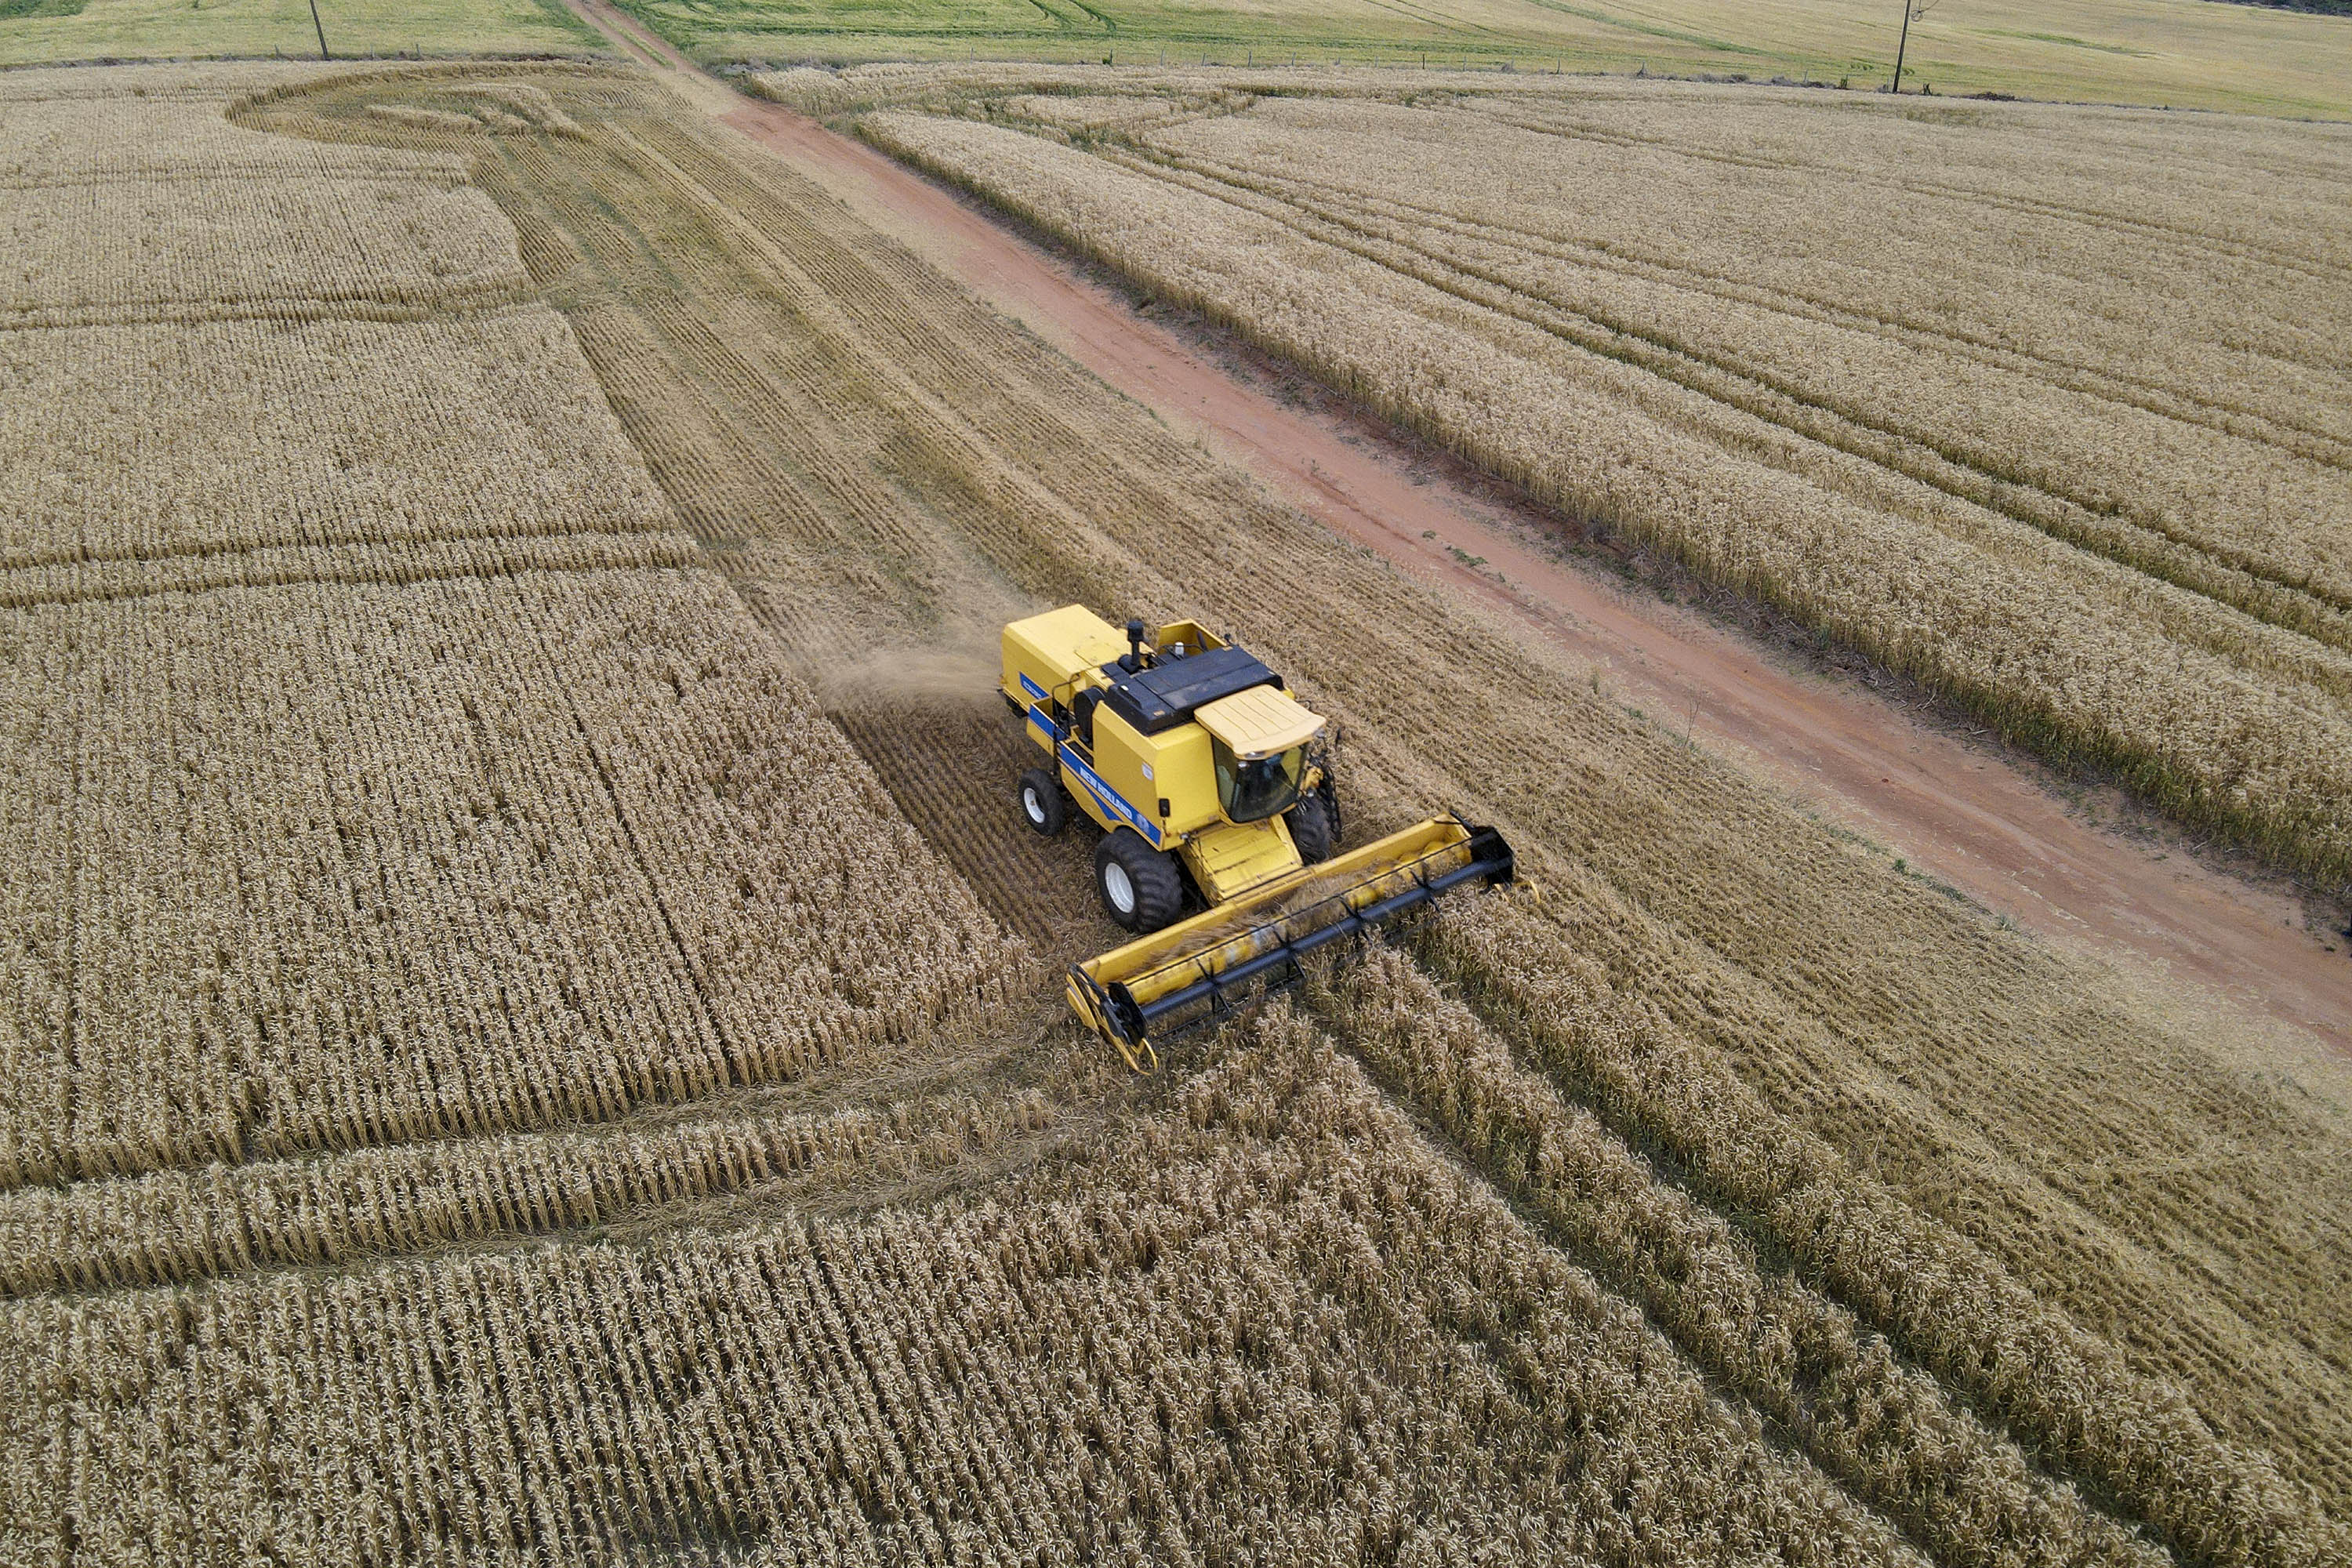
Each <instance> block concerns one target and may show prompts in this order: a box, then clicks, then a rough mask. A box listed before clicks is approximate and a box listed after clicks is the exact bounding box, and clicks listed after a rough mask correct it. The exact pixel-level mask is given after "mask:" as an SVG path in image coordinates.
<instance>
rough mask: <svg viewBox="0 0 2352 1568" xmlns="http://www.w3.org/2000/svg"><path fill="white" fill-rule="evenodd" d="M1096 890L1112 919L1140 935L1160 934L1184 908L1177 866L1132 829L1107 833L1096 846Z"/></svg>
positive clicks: (1182, 885)
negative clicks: (1158, 932) (1151, 932)
mask: <svg viewBox="0 0 2352 1568" xmlns="http://www.w3.org/2000/svg"><path fill="white" fill-rule="evenodd" d="M1095 890H1096V891H1097V892H1098V893H1100V894H1101V895H1102V901H1103V908H1104V909H1105V910H1108V911H1109V914H1110V918H1111V919H1113V920H1115V921H1118V923H1119V924H1121V925H1123V926H1125V927H1126V928H1127V929H1128V930H1129V931H1134V932H1136V933H1137V934H1138V935H1141V934H1143V933H1145V932H1147V931H1158V930H1159V929H1160V927H1162V926H1164V925H1166V924H1168V923H1169V922H1170V921H1172V920H1174V919H1175V918H1176V916H1177V915H1178V913H1179V912H1181V910H1182V909H1183V907H1184V884H1183V881H1182V880H1181V879H1180V878H1179V877H1178V876H1177V874H1176V862H1175V861H1173V860H1171V859H1170V858H1168V857H1167V856H1165V855H1162V854H1161V853H1160V851H1159V850H1157V849H1154V848H1153V847H1151V846H1150V845H1149V844H1146V843H1145V842H1144V841H1143V836H1142V835H1141V834H1139V833H1138V832H1136V831H1135V829H1133V828H1132V827H1122V828H1119V829H1118V831H1117V832H1114V833H1106V834H1104V835H1103V840H1102V842H1101V843H1100V844H1097V845H1096V846H1095Z"/></svg>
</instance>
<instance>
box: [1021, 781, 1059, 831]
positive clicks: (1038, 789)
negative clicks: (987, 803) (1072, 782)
mask: <svg viewBox="0 0 2352 1568" xmlns="http://www.w3.org/2000/svg"><path fill="white" fill-rule="evenodd" d="M1020 793H1021V820H1022V821H1024V822H1025V823H1027V824H1028V825H1029V826H1031V827H1034V828H1035V829H1036V830H1037V831H1038V832H1039V833H1042V834H1044V835H1045V837H1048V838H1051V837H1054V835H1055V834H1056V833H1059V832H1061V831H1062V824H1063V823H1064V822H1065V821H1066V820H1067V817H1066V812H1065V810H1064V808H1063V805H1062V781H1061V780H1059V779H1057V778H1055V776H1054V775H1053V774H1052V773H1049V772H1047V771H1046V770H1045V769H1044V768H1031V769H1030V770H1029V771H1028V772H1027V773H1023V774H1022V775H1021V792H1020Z"/></svg>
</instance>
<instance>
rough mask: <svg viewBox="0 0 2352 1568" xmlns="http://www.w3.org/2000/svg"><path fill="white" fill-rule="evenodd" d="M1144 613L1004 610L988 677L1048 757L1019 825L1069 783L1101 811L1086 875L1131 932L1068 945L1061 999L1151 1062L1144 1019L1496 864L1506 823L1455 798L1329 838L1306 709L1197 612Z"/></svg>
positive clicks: (1213, 1007)
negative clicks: (1340, 848) (1472, 815)
mask: <svg viewBox="0 0 2352 1568" xmlns="http://www.w3.org/2000/svg"><path fill="white" fill-rule="evenodd" d="M1146 632H1147V628H1146V627H1145V626H1144V624H1143V623H1142V622H1141V621H1139V620H1131V621H1129V622H1128V624H1127V630H1126V634H1125V636H1123V637H1122V636H1121V635H1120V633H1119V632H1118V630H1117V629H1116V628H1114V627H1113V626H1110V624H1109V623H1108V622H1107V621H1104V620H1103V619H1102V618H1101V617H1099V616H1096V615H1095V614H1094V613H1093V612H1092V611H1090V610H1088V609H1087V608H1085V607H1084V606H1083V605H1068V606H1066V607H1064V608H1062V609H1058V610H1053V611H1049V612H1047V613H1046V614H1045V615H1041V616H1031V617H1030V618H1029V619H1027V620H1023V621H1015V622H1013V623H1012V624H1011V625H1009V626H1006V627H1005V628H1004V649H1003V653H1004V657H1003V681H1002V686H1001V689H1002V691H1003V696H1004V700H1005V701H1006V702H1008V703H1010V704H1011V705H1012V706H1013V710H1015V711H1016V712H1019V713H1021V714H1023V715H1024V719H1025V721H1026V724H1027V730H1028V734H1029V738H1030V739H1031V740H1032V741H1034V742H1036V743H1037V745H1038V746H1039V748H1040V749H1042V750H1043V751H1044V752H1046V754H1047V756H1048V757H1049V758H1050V759H1051V763H1050V765H1049V766H1046V767H1043V768H1037V769H1034V770H1032V771H1031V772H1029V773H1024V774H1023V775H1022V779H1021V788H1020V799H1021V807H1022V813H1023V816H1024V817H1025V818H1026V820H1027V821H1028V823H1029V825H1030V826H1032V827H1033V828H1034V829H1036V830H1037V831H1038V832H1040V833H1048V834H1050V833H1055V832H1058V831H1060V829H1061V827H1062V826H1063V824H1064V822H1065V820H1066V815H1067V814H1066V807H1065V801H1066V800H1071V801H1076V803H1077V805H1078V807H1079V809H1080V810H1082V811H1084V812H1085V813H1086V814H1087V816H1090V817H1092V818H1093V819H1094V820H1095V822H1096V823H1097V825H1098V826H1101V827H1102V829H1103V833H1104V837H1103V839H1102V841H1101V843H1100V844H1099V845H1097V847H1096V851H1095V877H1096V889H1097V892H1098V893H1099V894H1100V896H1101V898H1102V901H1103V907H1104V909H1105V910H1107V911H1108V913H1109V914H1110V916H1111V918H1112V919H1113V920H1116V921H1118V922H1119V923H1120V924H1121V925H1124V926H1126V927H1127V928H1128V929H1129V930H1130V931H1135V932H1136V933H1138V934H1137V939H1136V940H1135V941H1134V942H1129V943H1128V944H1126V945H1125V946H1123V947H1118V948H1115V949H1113V950H1112V951H1110V952H1106V953H1104V954H1102V955H1101V956H1100V957H1097V958H1092V959H1089V960H1087V962H1086V963H1080V964H1077V965H1075V966H1074V967H1073V968H1072V969H1071V971H1070V975H1069V999H1070V1005H1071V1006H1072V1007H1073V1008H1074V1009H1076V1012H1077V1015H1078V1016H1079V1017H1080V1018H1081V1019H1083V1020H1084V1021H1085V1022H1086V1024H1087V1026H1088V1027H1090V1028H1092V1029H1093V1030H1094V1031H1095V1032H1096V1033H1097V1034H1099V1035H1100V1036H1102V1037H1103V1038H1104V1039H1106V1040H1108V1041H1109V1042H1110V1043H1111V1044H1112V1045H1113V1046H1114V1047H1117V1048H1118V1052H1119V1054H1120V1055H1121V1056H1123V1057H1124V1058H1126V1059H1127V1062H1128V1065H1129V1067H1131V1068H1135V1069H1136V1070H1137V1071H1138V1072H1150V1071H1151V1070H1153V1069H1154V1068H1157V1067H1158V1066H1159V1059H1160V1058H1159V1053H1158V1052H1157V1050H1155V1049H1154V1047H1153V1046H1152V1043H1151V1042H1152V1038H1153V1037H1154V1036H1158V1037H1163V1038H1164V1037H1166V1036H1167V1035H1169V1034H1171V1033H1174V1032H1177V1031H1179V1030H1181V1029H1182V1028H1185V1027H1187V1026H1191V1025H1192V1024H1194V1023H1198V1022H1201V1021H1203V1020H1205V1019H1207V1018H1210V1017H1213V1016H1216V1015H1217V1014H1219V1013H1221V1012H1223V1010H1224V1009H1225V1008H1226V1006H1227V1005H1229V1003H1230V1002H1231V1001H1232V1000H1233V999H1234V998H1235V997H1237V996H1239V995H1243V994H1247V993H1248V992H1249V991H1250V990H1251V989H1253V988H1255V987H1264V986H1268V985H1275V984H1282V983H1284V982H1286V981H1287V980H1289V979H1292V978H1295V977H1296V976H1297V973H1298V966H1299V963H1300V961H1301V960H1302V959H1304V958H1305V957H1306V955H1307V953H1309V952H1314V951H1316V950H1317V949H1318V948H1321V947H1324V946H1327V945H1328V944H1330V943H1332V942H1339V941H1341V940H1343V939H1345V938H1349V937H1352V936H1356V935H1359V934H1360V933H1362V932H1364V931H1370V930H1371V929H1372V928H1373V927H1375V926H1378V925H1380V924H1381V923H1382V922H1384V921H1391V920H1394V919H1396V918H1397V917H1399V916H1401V915H1403V914H1406V913H1408V912H1410V911H1412V910H1417V909H1421V908H1423V907H1425V906H1427V905H1429V904H1431V903H1432V902H1433V901H1434V900H1436V899H1437V898H1438V897H1439V896H1440V895H1442V894H1444V893H1445V892H1446V891H1448V890H1449V889H1454V888H1457V887H1460V886H1461V885H1463V884H1464V883H1465V882H1470V881H1485V882H1489V883H1500V882H1507V881H1509V880H1510V879H1511V876H1512V869H1513V863H1512V856H1511V848H1510V846H1509V845H1508V844H1507V843H1505V842H1504V841H1503V836H1502V835H1501V834H1499V833H1497V832H1496V831H1495V830H1494V829H1493V828H1491V827H1475V826H1471V825H1469V824H1467V823H1465V822H1462V821H1460V820H1459V819H1457V818H1454V817H1451V816H1443V817H1435V818H1432V819H1431V820H1429V821H1427V822H1423V823H1420V824H1418V825H1417V826H1412V827H1408V828H1406V829H1405V830H1404V831H1402V832H1401V833H1393V834H1391V835H1390V836H1389V837H1386V838H1382V839H1381V840H1380V841H1378V842H1377V843H1373V844H1367V845H1364V846H1362V847H1359V848H1356V849H1352V850H1349V851H1347V852H1346V853H1344V854H1339V855H1337V856H1336V857H1335V856H1334V853H1333V851H1334V848H1335V846H1336V845H1337V843H1338V840H1339V798H1338V795H1337V792H1336V790H1335V789H1334V787H1333V784H1332V782H1331V779H1330V777H1329V775H1328V766H1327V764H1326V762H1325V761H1324V756H1325V750H1326V747H1325V742H1326V738H1327V731H1328V726H1327V724H1326V722H1325V721H1324V720H1323V719H1322V718H1321V716H1319V715H1318V714H1316V713H1314V712H1311V711H1310V710H1307V707H1306V706H1305V705H1303V704H1302V703H1300V702H1299V701H1298V700H1297V699H1295V698H1294V697H1292V696H1291V694H1290V693H1289V691H1288V690H1287V689H1286V688H1285V687H1284V684H1283V680H1282V678H1281V677H1280V676H1279V675H1276V673H1275V672H1274V671H1273V670H1271V669H1269V668H1266V667H1265V665H1264V664H1263V663H1261V662H1260V661H1259V660H1258V659H1257V658H1255V656H1254V655H1252V654H1250V653H1249V652H1248V651H1247V650H1246V649H1244V648H1242V647H1236V646H1234V644H1233V643H1232V642H1231V641H1230V640H1228V639H1226V638H1224V637H1216V636H1213V635H1212V634H1211V633H1209V632H1208V631H1207V630H1206V629H1205V628H1203V627H1202V626H1200V625H1199V624H1198V623H1197V622H1192V621H1177V622H1172V623H1171V624H1169V625H1167V626H1160V627H1159V628H1158V630H1157V631H1156V632H1154V633H1152V634H1151V635H1150V636H1147V635H1146ZM1188 884H1189V887H1190V889H1191V897H1190V899H1189V900H1188V897H1187V886H1188ZM1188 902H1191V903H1197V904H1198V905H1199V906H1201V908H1200V910H1199V912H1198V913H1195V914H1192V915H1190V916H1186V915H1185V914H1184V910H1185V908H1186V906H1187V903H1188Z"/></svg>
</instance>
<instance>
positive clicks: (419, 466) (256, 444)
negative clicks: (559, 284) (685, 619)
mask: <svg viewBox="0 0 2352 1568" xmlns="http://www.w3.org/2000/svg"><path fill="white" fill-rule="evenodd" d="M0 380H5V382H6V384H8V385H9V386H11V387H12V388H14V395H11V396H10V398H9V399H8V401H7V402H6V404H5V405H0V568H14V567H19V566H26V565H31V564H35V563H46V562H91V561H105V560H140V561H146V562H154V561H158V560H160V559H162V558H164V557H168V556H179V555H211V554H217V553H220V552H231V551H251V550H257V549H262V548H266V547H277V546H293V545H335V544H383V543H394V542H396V543H401V544H410V543H420V542H446V541H452V540H457V539H463V538H466V537H467V536H469V535H504V536H507V537H519V536H528V535H535V534H563V533H574V532H584V531H595V532H602V533H618V532H624V531H635V530H643V531H654V530H659V529H667V528H670V527H674V526H675V521H674V519H673V517H672V515H671V513H670V511H669V509H668V507H667V505H666V504H665V503H664V501H663V500H662V497H661V494H660V492H659V491H658V490H657V489H655V488H654V486H653V484H652V482H651V480H649V479H647V477H646V472H645V468H644V466H643V464H642V463H641V462H640V461H639V460H638V459H637V457H636V454H635V452H633V451H632V450H630V448H629V446H628V442H627V438H626V437H624V436H623V435H622V434H621V432H620V430H619V428H618V427H617V426H615V425H614V420H613V416H612V413H611V410H610V409H609V408H607V407H606V405H605V404H604V398H603V397H602V395H599V393H598V392H597V389H596V384H595V380H594V377H593V375H591V374H589V371H588V367H587V365H586V364H585V363H584V362H583V361H582V359H581V357H580V350H579V346H578V344H577V343H576V342H574V341H573V339H572V333H571V331H570V329H568V328H567V327H566V326H565V325H564V322H563V319H562V317H561V316H558V315H556V314H555V313H554V312H553V311H551V310H548V309H547V308H546V307H545V306H542V305H529V306H522V307H519V308H516V309H512V310H499V311H496V312H492V313H488V314H485V315H480V316H476V317H471V318H468V319H467V320H465V321H416V322H408V323H401V324H394V325H382V324H375V323H368V322H352V321H326V322H311V323H296V322H273V321H231V322H205V323H196V324H174V325H150V326H135V327H96V328H81V329H60V330H56V331H27V332H7V333H0Z"/></svg>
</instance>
